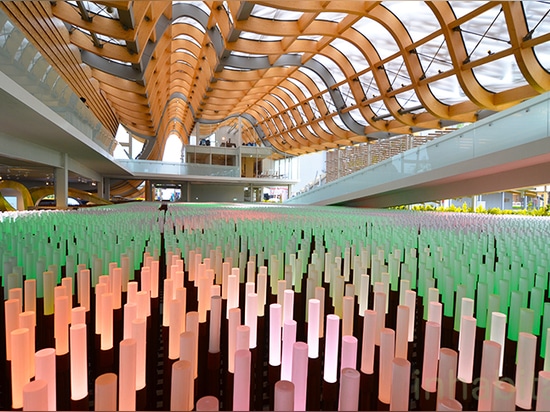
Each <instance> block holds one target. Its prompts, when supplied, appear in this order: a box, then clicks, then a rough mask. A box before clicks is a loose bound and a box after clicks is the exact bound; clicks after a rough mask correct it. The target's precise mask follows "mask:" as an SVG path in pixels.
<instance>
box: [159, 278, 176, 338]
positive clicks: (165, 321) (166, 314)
mask: <svg viewBox="0 0 550 412" xmlns="http://www.w3.org/2000/svg"><path fill="white" fill-rule="evenodd" d="M173 287H174V281H173V280H172V279H164V299H163V300H162V326H164V327H165V328H166V327H168V326H170V302H171V301H172V294H173V291H172V288H173Z"/></svg>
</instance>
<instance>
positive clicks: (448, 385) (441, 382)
mask: <svg viewBox="0 0 550 412" xmlns="http://www.w3.org/2000/svg"><path fill="white" fill-rule="evenodd" d="M457 362H458V354H457V353H456V351H454V350H452V349H449V348H441V350H440V351H439V368H438V369H439V370H438V375H437V376H438V385H437V399H444V398H450V399H454V398H455V392H456V368H457Z"/></svg>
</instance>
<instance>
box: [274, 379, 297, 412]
mask: <svg viewBox="0 0 550 412" xmlns="http://www.w3.org/2000/svg"><path fill="white" fill-rule="evenodd" d="M274 397H275V399H274V410H275V411H292V410H294V384H293V383H292V382H290V381H278V382H277V383H275V393H274Z"/></svg>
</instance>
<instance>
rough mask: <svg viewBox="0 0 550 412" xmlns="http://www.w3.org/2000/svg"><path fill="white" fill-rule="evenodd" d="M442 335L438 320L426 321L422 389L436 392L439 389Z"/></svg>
mask: <svg viewBox="0 0 550 412" xmlns="http://www.w3.org/2000/svg"><path fill="white" fill-rule="evenodd" d="M440 336H441V325H440V324H439V323H436V322H426V331H425V337H424V360H423V364H422V389H424V390H425V391H426V392H432V393H434V392H435V391H436V389H437V356H438V354H439V345H440V342H439V339H440Z"/></svg>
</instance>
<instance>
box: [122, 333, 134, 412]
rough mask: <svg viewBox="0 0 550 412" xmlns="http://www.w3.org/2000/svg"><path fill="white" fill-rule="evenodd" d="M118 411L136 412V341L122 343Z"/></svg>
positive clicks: (127, 340) (130, 340)
mask: <svg viewBox="0 0 550 412" xmlns="http://www.w3.org/2000/svg"><path fill="white" fill-rule="evenodd" d="M118 376H119V382H118V393H119V396H118V410H119V411H135V410H136V340H135V339H124V340H123V341H122V342H120V365H119V373H118Z"/></svg>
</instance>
